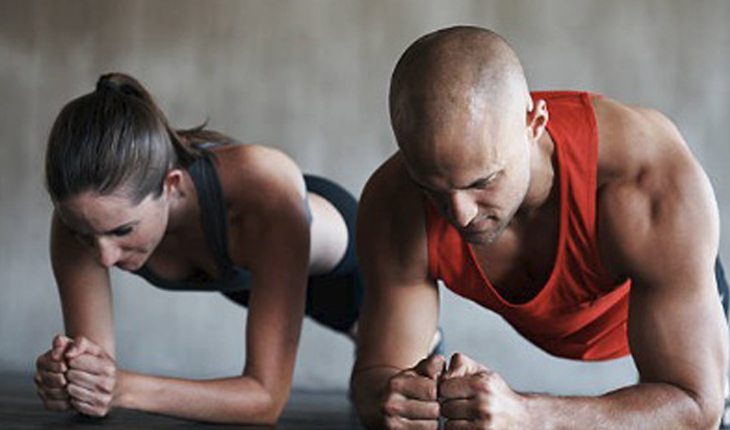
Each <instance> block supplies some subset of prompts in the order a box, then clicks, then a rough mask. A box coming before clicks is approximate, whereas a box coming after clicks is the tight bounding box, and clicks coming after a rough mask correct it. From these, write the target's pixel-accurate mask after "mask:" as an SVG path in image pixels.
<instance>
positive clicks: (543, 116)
mask: <svg viewBox="0 0 730 430" xmlns="http://www.w3.org/2000/svg"><path fill="white" fill-rule="evenodd" d="M549 119H550V115H549V114H548V109H547V103H546V102H545V100H543V99H540V100H537V101H536V102H534V103H530V104H529V106H528V110H527V128H528V131H529V133H530V139H531V140H532V141H533V142H536V141H537V140H539V139H540V137H541V136H542V134H543V133H544V132H545V127H546V126H547V123H548V120H549Z"/></svg>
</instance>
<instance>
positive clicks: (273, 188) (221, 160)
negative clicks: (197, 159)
mask: <svg viewBox="0 0 730 430" xmlns="http://www.w3.org/2000/svg"><path fill="white" fill-rule="evenodd" d="M213 153H214V154H215V164H216V168H217V172H218V176H219V178H220V182H221V186H222V188H223V194H224V197H225V199H226V200H227V201H229V202H230V203H231V204H232V206H234V207H235V206H237V203H242V204H246V205H249V204H256V205H260V204H263V203H270V202H272V201H275V200H277V199H272V197H273V196H285V195H292V194H296V195H299V196H301V198H303V197H304V196H305V192H306V191H305V187H304V178H303V176H302V172H301V170H300V169H299V167H298V166H297V164H296V162H295V161H294V160H293V159H292V158H291V157H289V156H288V155H287V154H285V153H284V152H282V151H280V150H278V149H276V148H272V147H268V146H263V145H248V144H246V145H230V146H222V147H218V148H215V149H214V150H213Z"/></svg>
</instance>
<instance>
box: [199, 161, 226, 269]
mask: <svg viewBox="0 0 730 430" xmlns="http://www.w3.org/2000/svg"><path fill="white" fill-rule="evenodd" d="M214 159H215V155H214V154H212V153H210V152H207V151H206V152H204V156H203V157H201V158H200V159H198V160H197V161H195V162H194V163H193V164H191V165H190V167H189V168H188V172H189V173H190V177H191V178H192V180H193V183H194V184H195V189H196V191H197V193H198V204H199V205H200V221H201V223H202V224H203V232H204V233H205V236H206V238H207V241H208V245H209V246H210V248H211V251H212V252H213V255H214V256H215V259H216V262H217V263H218V267H219V269H220V270H221V275H222V276H225V275H227V274H228V273H229V272H230V271H232V270H233V267H234V265H233V261H232V260H231V257H230V256H229V255H228V235H227V228H226V226H227V225H228V219H227V210H226V209H227V208H226V204H225V201H224V199H223V188H222V187H221V183H220V179H219V178H218V173H217V172H216V168H215V164H214V163H215V160H214Z"/></svg>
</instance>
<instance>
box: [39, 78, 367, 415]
mask: <svg viewBox="0 0 730 430" xmlns="http://www.w3.org/2000/svg"><path fill="white" fill-rule="evenodd" d="M46 182H47V188H48V191H49V194H50V196H51V199H52V201H53V204H54V214H53V220H52V226H51V260H52V264H53V271H54V275H55V278H56V281H57V284H58V289H59V292H60V297H61V302H62V307H63V316H64V323H65V329H66V336H56V338H54V340H53V342H52V348H51V349H50V350H49V351H46V352H45V353H44V354H42V355H41V356H39V357H38V359H37V363H36V364H37V374H36V377H35V380H36V384H37V385H38V392H39V395H40V397H41V398H42V400H43V402H44V404H45V406H46V407H47V408H48V409H52V410H69V409H75V410H76V411H78V412H81V413H83V414H87V415H93V416H103V415H105V414H106V413H107V412H108V411H109V410H111V409H112V408H114V407H123V408H132V409H138V410H143V411H149V412H154V413H161V414H167V415H173V416H177V417H182V418H189V419H194V420H203V421H215V422H235V423H274V422H275V421H276V420H277V419H278V417H279V415H280V413H281V411H282V409H283V407H284V404H285V403H286V400H287V397H288V395H289V390H290V385H291V380H292V373H293V369H294V361H295V357H296V351H297V343H298V338H299V333H300V327H301V321H302V318H303V315H304V314H305V313H306V314H307V315H309V316H310V317H312V318H314V319H315V320H316V321H318V322H320V323H322V324H324V325H326V326H328V327H330V328H332V329H334V330H335V331H338V332H340V333H344V334H352V333H354V331H353V330H354V327H355V322H356V320H357V317H358V309H359V305H360V296H361V283H360V277H359V273H358V270H357V265H356V260H355V255H354V247H353V238H354V231H353V229H354V222H355V213H356V205H357V204H356V201H355V199H354V198H353V197H352V196H351V195H349V194H348V193H347V192H346V191H344V190H343V189H342V188H340V187H338V186H337V185H335V184H334V183H332V182H330V181H327V180H325V179H322V178H317V177H310V176H303V175H302V173H301V172H300V170H299V168H298V167H297V166H296V164H294V162H293V161H292V160H291V159H289V158H288V157H286V156H285V155H284V154H282V153H281V152H278V151H276V150H273V149H268V148H265V147H261V146H254V145H238V144H235V142H234V141H233V140H232V139H231V138H228V137H226V136H224V135H222V134H220V133H217V132H213V131H209V130H205V129H204V128H203V127H202V126H201V127H199V128H196V129H192V130H174V129H173V128H172V127H170V125H169V124H168V122H167V120H166V119H165V116H164V115H163V113H162V112H161V111H160V109H159V108H158V107H157V105H156V104H155V102H154V101H153V100H152V98H151V96H150V95H149V94H148V93H147V91H146V90H145V89H144V88H143V87H142V86H141V85H140V84H139V82H137V81H136V80H135V79H133V78H132V77H130V76H127V75H123V74H119V73H113V74H107V75H104V76H102V77H101V78H100V79H99V81H98V83H97V87H96V90H95V91H94V92H92V93H89V94H86V95H84V96H82V97H79V98H77V99H75V100H73V101H71V102H70V103H69V104H68V105H66V106H65V107H64V108H63V110H62V111H61V113H60V114H59V116H58V118H57V119H56V121H55V123H54V126H53V128H52V130H51V133H50V137H49V140H48V148H47V154H46ZM112 266H116V267H118V268H120V269H122V270H126V271H130V272H133V273H136V274H137V275H140V276H142V277H144V278H145V279H147V280H148V281H149V282H150V283H152V284H154V285H156V286H158V287H161V288H165V289H170V290H185V291H190V290H209V291H220V292H222V293H223V294H225V295H226V296H227V297H228V298H230V299H231V300H233V301H235V302H236V303H239V304H241V305H243V306H247V307H248V317H247V318H248V320H247V325H246V365H245V369H244V371H243V374H242V375H240V376H234V377H230V378H223V379H214V380H195V381H194V380H185V379H176V378H167V377H158V376H153V375H143V374H139V373H133V372H130V371H127V370H122V369H119V368H117V366H116V364H115V361H114V357H115V350H114V330H113V321H112V308H111V290H110V282H109V274H108V270H109V268H111V267H112Z"/></svg>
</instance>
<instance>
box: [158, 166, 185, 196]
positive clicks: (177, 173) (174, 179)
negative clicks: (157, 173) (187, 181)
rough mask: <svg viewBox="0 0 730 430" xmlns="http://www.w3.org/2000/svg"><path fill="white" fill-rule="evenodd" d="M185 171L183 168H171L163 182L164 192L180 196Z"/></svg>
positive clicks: (167, 194)
mask: <svg viewBox="0 0 730 430" xmlns="http://www.w3.org/2000/svg"><path fill="white" fill-rule="evenodd" d="M182 182H183V171H182V170H181V169H171V170H170V171H168V172H167V174H166V175H165V180H164V182H163V184H162V191H163V194H164V195H165V196H167V197H171V198H178V197H180V196H181V195H182Z"/></svg>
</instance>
